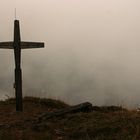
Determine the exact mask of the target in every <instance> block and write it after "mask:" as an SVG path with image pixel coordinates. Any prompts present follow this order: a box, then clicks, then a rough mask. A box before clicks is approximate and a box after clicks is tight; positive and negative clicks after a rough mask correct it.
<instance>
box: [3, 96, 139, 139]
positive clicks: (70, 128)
mask: <svg viewBox="0 0 140 140" xmlns="http://www.w3.org/2000/svg"><path fill="white" fill-rule="evenodd" d="M66 107H69V105H67V104H65V103H63V102H61V101H57V100H51V99H39V98H33V97H25V98H24V112H16V111H15V100H14V99H8V100H6V101H0V140H118V139H120V140H139V139H140V112H139V111H136V110H133V111H130V110H129V111H128V110H126V109H122V108H121V107H114V106H111V107H93V110H92V111H91V112H78V113H69V114H65V115H63V116H56V117H53V118H50V119H49V120H43V121H41V122H39V123H38V122H36V121H35V120H36V118H37V117H38V116H40V115H41V114H43V113H44V112H53V111H56V110H59V109H63V108H66Z"/></svg>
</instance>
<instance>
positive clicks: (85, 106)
mask: <svg viewBox="0 0 140 140" xmlns="http://www.w3.org/2000/svg"><path fill="white" fill-rule="evenodd" d="M89 111H92V104H91V103H89V102H85V103H82V104H79V105H75V106H71V107H67V108H64V109H61V110H57V111H54V112H46V113H44V114H42V115H41V116H39V117H38V121H41V120H47V119H50V118H52V117H58V116H63V115H65V114H68V113H77V112H89Z"/></svg>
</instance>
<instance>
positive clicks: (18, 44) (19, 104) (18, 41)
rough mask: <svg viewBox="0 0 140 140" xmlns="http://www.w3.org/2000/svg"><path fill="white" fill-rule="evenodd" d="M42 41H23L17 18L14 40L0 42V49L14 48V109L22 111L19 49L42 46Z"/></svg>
mask: <svg viewBox="0 0 140 140" xmlns="http://www.w3.org/2000/svg"><path fill="white" fill-rule="evenodd" d="M43 47H44V43H42V42H23V41H21V39H20V26H19V20H15V21H14V41H13V42H0V48H2V49H14V57H15V84H14V85H15V86H14V88H15V96H16V111H22V110H23V105H22V70H21V49H30V48H43Z"/></svg>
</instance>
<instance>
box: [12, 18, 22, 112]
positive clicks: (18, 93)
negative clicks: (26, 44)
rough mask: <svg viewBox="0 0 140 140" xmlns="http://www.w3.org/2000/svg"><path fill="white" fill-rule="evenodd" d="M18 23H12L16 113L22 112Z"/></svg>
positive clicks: (16, 21)
mask: <svg viewBox="0 0 140 140" xmlns="http://www.w3.org/2000/svg"><path fill="white" fill-rule="evenodd" d="M20 42H21V40H20V27H19V21H18V20H15V21H14V44H13V46H14V56H15V84H14V85H15V87H14V88H15V96H16V111H22V110H23V105H22V70H21V47H20Z"/></svg>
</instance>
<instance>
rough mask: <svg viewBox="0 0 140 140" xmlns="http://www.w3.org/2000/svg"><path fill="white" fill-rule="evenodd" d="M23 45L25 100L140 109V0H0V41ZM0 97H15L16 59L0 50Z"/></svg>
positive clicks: (10, 53) (5, 51)
mask: <svg viewBox="0 0 140 140" xmlns="http://www.w3.org/2000/svg"><path fill="white" fill-rule="evenodd" d="M15 7H16V9H17V10H16V11H17V13H16V17H17V19H19V20H20V26H21V37H22V40H24V41H44V42H45V48H43V49H32V50H23V51H22V69H23V94H24V96H37V97H47V98H54V99H60V100H63V101H65V102H67V103H69V104H78V103H81V102H84V101H90V102H91V103H93V105H122V106H129V107H137V106H140V39H139V37H140V18H139V17H140V1H139V0H117V1H116V0H59V1H58V0H24V1H23V0H18V1H17V0H13V1H10V2H9V0H0V41H8V40H13V21H14V18H15V14H14V10H15ZM0 64H1V65H0V93H1V94H0V97H1V98H5V97H7V95H8V96H10V97H13V96H14V89H13V83H14V56H13V51H12V50H2V49H1V50H0Z"/></svg>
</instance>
